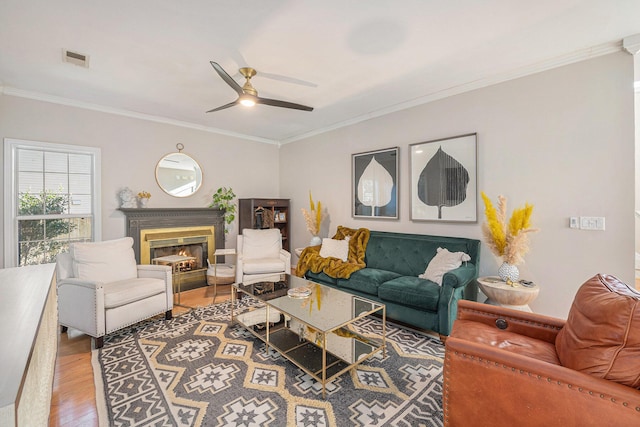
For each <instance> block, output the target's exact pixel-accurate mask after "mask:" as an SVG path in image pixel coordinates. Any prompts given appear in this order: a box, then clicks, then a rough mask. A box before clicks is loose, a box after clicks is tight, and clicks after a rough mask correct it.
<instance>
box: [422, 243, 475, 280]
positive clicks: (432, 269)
mask: <svg viewBox="0 0 640 427" xmlns="http://www.w3.org/2000/svg"><path fill="white" fill-rule="evenodd" d="M469 260H471V257H470V256H469V255H468V254H465V253H464V252H449V250H448V249H446V248H438V251H437V253H436V256H434V257H433V258H432V259H431V261H429V265H427V269H426V270H425V272H424V273H423V274H421V275H419V276H418V277H420V278H421V279H427V280H431V281H432V282H435V283H437V284H438V285H440V286H442V276H444V274H445V273H447V272H449V271H451V270H453V269H456V268H458V267H460V266H461V265H462V261H469Z"/></svg>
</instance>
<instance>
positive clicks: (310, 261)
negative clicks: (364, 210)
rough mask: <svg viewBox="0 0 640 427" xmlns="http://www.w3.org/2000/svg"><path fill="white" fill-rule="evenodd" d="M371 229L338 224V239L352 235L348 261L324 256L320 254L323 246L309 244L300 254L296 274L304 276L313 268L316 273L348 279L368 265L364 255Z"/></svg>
mask: <svg viewBox="0 0 640 427" xmlns="http://www.w3.org/2000/svg"><path fill="white" fill-rule="evenodd" d="M369 235H370V233H369V230H368V229H366V228H359V229H357V230H355V229H353V228H347V227H342V226H338V231H337V232H336V234H335V235H334V236H333V238H334V239H336V240H344V239H345V237H347V236H350V237H351V238H350V240H349V256H348V257H347V261H342V260H341V259H338V258H332V257H330V258H323V257H321V256H320V248H321V246H309V247H307V248H305V249H304V250H303V251H302V253H301V254H300V259H299V260H298V265H297V266H296V276H299V277H303V276H304V274H305V273H306V272H307V271H309V270H311V271H312V272H314V273H320V272H321V271H322V272H324V273H325V274H326V275H328V276H331V277H335V278H338V279H348V278H349V277H350V276H351V274H352V273H354V272H356V271H358V270H360V269H362V268H364V267H366V264H365V263H364V255H365V252H366V250H367V243H368V242H369Z"/></svg>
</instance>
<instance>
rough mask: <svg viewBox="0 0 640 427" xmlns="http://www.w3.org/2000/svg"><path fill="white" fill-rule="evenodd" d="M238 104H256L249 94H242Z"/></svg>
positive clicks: (247, 105)
mask: <svg viewBox="0 0 640 427" xmlns="http://www.w3.org/2000/svg"><path fill="white" fill-rule="evenodd" d="M240 104H242V105H244V106H245V107H253V106H254V105H256V101H255V100H254V99H253V98H252V97H249V96H242V97H241V98H240Z"/></svg>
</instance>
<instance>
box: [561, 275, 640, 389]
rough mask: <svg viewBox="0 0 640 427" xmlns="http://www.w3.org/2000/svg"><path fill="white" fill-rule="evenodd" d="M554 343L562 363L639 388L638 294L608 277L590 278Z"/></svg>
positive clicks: (639, 335)
mask: <svg viewBox="0 0 640 427" xmlns="http://www.w3.org/2000/svg"><path fill="white" fill-rule="evenodd" d="M555 344H556V350H557V352H558V356H559V358H560V361H561V362H562V365H563V366H566V367H568V368H571V369H574V370H577V371H581V372H584V373H587V374H591V375H594V376H596V377H599V378H603V379H606V380H611V381H615V382H618V383H621V384H624V385H627V386H630V387H634V388H640V357H638V355H639V354H640V293H638V292H636V291H635V290H633V289H631V288H630V287H629V286H627V285H626V284H624V283H622V282H621V281H619V280H618V279H617V278H615V277H613V276H608V275H601V274H598V275H596V276H594V277H592V278H591V279H589V280H588V281H587V282H585V283H584V284H583V285H582V286H581V287H580V289H579V290H578V293H577V294H576V297H575V299H574V301H573V305H572V306H571V310H570V312H569V317H568V318H567V322H566V323H565V326H564V328H562V330H561V331H560V332H559V333H558V336H557V338H556V343H555Z"/></svg>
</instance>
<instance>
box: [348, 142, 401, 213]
mask: <svg viewBox="0 0 640 427" xmlns="http://www.w3.org/2000/svg"><path fill="white" fill-rule="evenodd" d="M351 171H352V185H351V187H352V197H351V211H352V214H353V217H354V218H374V219H376V218H386V219H398V147H394V148H387V149H384V150H378V151H369V152H366V153H358V154H352V155H351Z"/></svg>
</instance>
